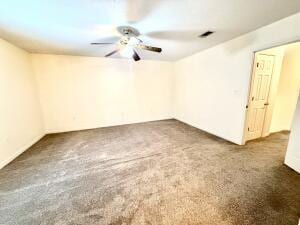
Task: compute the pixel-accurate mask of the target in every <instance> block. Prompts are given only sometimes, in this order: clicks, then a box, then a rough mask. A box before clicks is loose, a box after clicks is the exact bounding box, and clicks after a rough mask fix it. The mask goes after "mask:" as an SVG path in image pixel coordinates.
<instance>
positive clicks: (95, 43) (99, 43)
mask: <svg viewBox="0 0 300 225" xmlns="http://www.w3.org/2000/svg"><path fill="white" fill-rule="evenodd" d="M113 44H115V43H101V42H93V43H91V45H113Z"/></svg>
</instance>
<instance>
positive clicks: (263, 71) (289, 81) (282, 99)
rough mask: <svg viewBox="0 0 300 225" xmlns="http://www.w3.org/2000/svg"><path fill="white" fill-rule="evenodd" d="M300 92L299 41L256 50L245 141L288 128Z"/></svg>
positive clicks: (287, 129) (289, 127)
mask: <svg viewBox="0 0 300 225" xmlns="http://www.w3.org/2000/svg"><path fill="white" fill-rule="evenodd" d="M299 91H300V42H296V43H291V44H285V45H282V46H278V47H274V48H269V49H266V50H262V51H258V52H255V57H254V64H253V71H252V79H251V85H250V92H249V100H248V105H247V114H246V122H245V130H244V143H246V142H247V141H250V140H254V139H258V138H262V137H266V136H269V135H270V134H271V133H276V132H281V131H290V130H291V127H292V123H293V118H294V114H295V111H296V107H297V102H298V97H299Z"/></svg>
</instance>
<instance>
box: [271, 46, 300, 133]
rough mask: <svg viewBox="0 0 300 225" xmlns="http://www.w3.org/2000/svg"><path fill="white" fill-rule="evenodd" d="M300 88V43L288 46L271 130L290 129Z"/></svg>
mask: <svg viewBox="0 0 300 225" xmlns="http://www.w3.org/2000/svg"><path fill="white" fill-rule="evenodd" d="M299 88H300V44H295V45H290V46H288V47H287V49H286V51H285V55H284V59H283V64H282V71H281V76H280V80H279V85H278V88H277V94H276V100H275V107H274V111H273V116H272V122H271V127H270V131H271V132H278V131H282V130H290V129H291V125H292V121H293V116H294V112H295V109H296V104H297V100H298V96H299Z"/></svg>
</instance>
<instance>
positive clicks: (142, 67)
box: [32, 54, 172, 132]
mask: <svg viewBox="0 0 300 225" xmlns="http://www.w3.org/2000/svg"><path fill="white" fill-rule="evenodd" d="M32 57H33V65H34V69H35V72H36V76H37V81H38V87H39V94H40V99H41V103H42V108H43V115H44V121H45V126H46V131H47V132H62V131H71V130H81V129H87V128H95V127H105V126H113V125H120V124H127V123H136V122H144V121H152V120H161V119H168V118H171V117H172V115H171V97H172V96H171V88H172V63H170V62H158V61H147V60H142V61H139V62H133V61H132V60H126V59H110V58H94V57H79V56H59V55H41V54H34V55H32Z"/></svg>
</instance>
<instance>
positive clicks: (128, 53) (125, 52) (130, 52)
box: [120, 45, 134, 58]
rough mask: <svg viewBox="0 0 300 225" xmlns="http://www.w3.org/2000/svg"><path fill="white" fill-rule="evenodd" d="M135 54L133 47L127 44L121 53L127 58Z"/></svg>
mask: <svg viewBox="0 0 300 225" xmlns="http://www.w3.org/2000/svg"><path fill="white" fill-rule="evenodd" d="M133 54H134V51H133V48H132V47H131V46H129V45H127V46H125V47H124V48H123V49H122V50H121V51H120V55H121V56H123V57H125V58H132V56H133Z"/></svg>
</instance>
